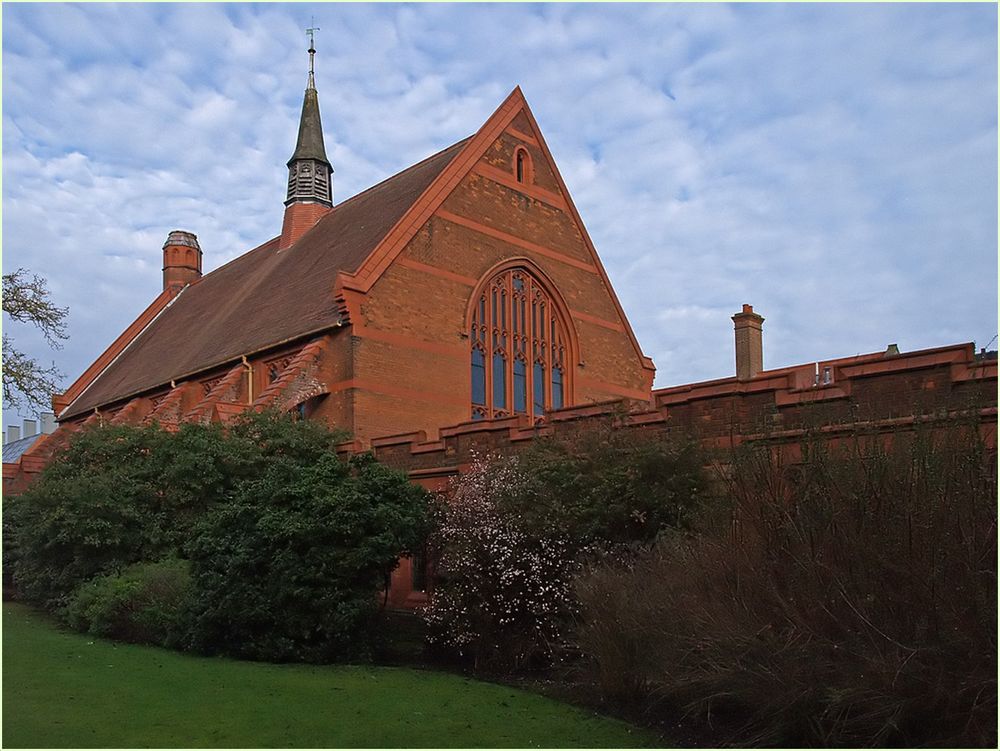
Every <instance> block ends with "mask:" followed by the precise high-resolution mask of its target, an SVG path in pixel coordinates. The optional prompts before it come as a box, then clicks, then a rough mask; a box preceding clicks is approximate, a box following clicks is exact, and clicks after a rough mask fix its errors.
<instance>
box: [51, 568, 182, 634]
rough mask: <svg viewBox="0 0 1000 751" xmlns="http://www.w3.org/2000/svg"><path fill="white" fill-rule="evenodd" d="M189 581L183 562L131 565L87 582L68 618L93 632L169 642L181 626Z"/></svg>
mask: <svg viewBox="0 0 1000 751" xmlns="http://www.w3.org/2000/svg"><path fill="white" fill-rule="evenodd" d="M189 580H190V574H189V564H188V562H187V561H185V560H181V559H177V558H169V559H166V560H163V561H157V562H155V563H137V564H133V565H132V566H129V567H127V568H126V569H124V570H123V571H122V572H121V573H113V574H105V575H103V576H96V577H94V578H93V579H91V580H90V581H88V582H86V583H85V584H83V585H82V586H81V587H80V588H79V589H78V590H77V591H76V592H75V593H74V595H73V597H72V598H71V600H70V602H69V604H68V605H67V606H66V608H65V611H64V616H65V618H66V622H67V623H68V624H69V625H70V626H71V627H73V628H75V629H77V630H78V631H86V632H88V633H90V634H93V635H94V636H103V637H107V638H111V639H119V640H121V641H127V642H134V643H137V644H156V645H160V646H170V645H172V644H174V643H176V641H177V639H178V636H179V634H180V630H181V628H182V625H183V624H182V614H183V607H184V604H185V602H186V598H187V595H188V584H189Z"/></svg>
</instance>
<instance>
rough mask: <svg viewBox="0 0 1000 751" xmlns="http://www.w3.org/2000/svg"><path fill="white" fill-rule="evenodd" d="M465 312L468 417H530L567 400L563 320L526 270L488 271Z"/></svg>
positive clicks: (566, 344) (566, 341) (567, 344)
mask: <svg viewBox="0 0 1000 751" xmlns="http://www.w3.org/2000/svg"><path fill="white" fill-rule="evenodd" d="M471 311H472V317H471V323H470V330H469V341H470V345H471V352H470V358H471V359H470V368H471V386H472V394H471V397H472V398H471V407H472V419H474V420H482V419H492V418H500V417H509V416H511V415H516V414H522V415H527V416H529V418H530V419H531V420H532V421H535V420H537V419H540V418H542V417H544V415H545V412H546V411H547V410H550V409H559V408H561V407H563V406H566V405H568V404H570V403H571V399H570V397H569V394H570V393H571V392H570V389H569V375H570V371H569V369H568V368H567V363H569V362H570V354H569V348H570V340H569V337H568V336H567V328H566V322H565V321H564V319H563V316H562V315H561V314H560V312H559V308H558V306H557V305H556V302H555V300H554V299H553V297H552V295H551V294H550V293H549V292H548V291H547V288H546V286H545V285H543V284H542V282H541V281H540V280H539V279H538V278H537V277H536V276H535V275H533V274H532V272H530V271H529V270H528V269H527V268H523V267H517V266H515V267H511V268H508V269H505V270H501V271H497V272H493V273H492V274H491V275H490V276H489V277H488V278H487V279H486V281H484V282H483V284H481V285H480V287H479V289H478V291H477V292H476V295H475V297H474V298H473V300H472V302H471Z"/></svg>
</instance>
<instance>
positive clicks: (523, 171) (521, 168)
mask: <svg viewBox="0 0 1000 751" xmlns="http://www.w3.org/2000/svg"><path fill="white" fill-rule="evenodd" d="M514 176H515V177H516V178H517V181H518V182H519V183H522V184H524V185H530V184H531V182H532V180H533V179H534V173H533V171H532V166H531V155H530V154H528V150H527V149H526V148H524V147H523V146H518V147H517V148H516V149H515V150H514Z"/></svg>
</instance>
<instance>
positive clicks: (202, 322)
mask: <svg viewBox="0 0 1000 751" xmlns="http://www.w3.org/2000/svg"><path fill="white" fill-rule="evenodd" d="M467 140H468V139H464V140H462V141H459V142H458V143H456V144H454V145H452V146H449V147H448V148H447V149H445V150H444V151H440V152H438V153H437V154H434V155H433V156H431V157H428V158H427V159H425V160H423V161H422V162H419V163H417V164H415V165H413V166H412V167H409V168H408V169H406V170H403V171H402V172H400V173H399V174H397V175H395V176H393V177H390V178H389V179H387V180H385V181H383V182H381V183H379V184H377V185H375V186H373V187H371V188H369V189H368V190H366V191H364V192H363V193H359V194H358V195H356V196H354V197H353V198H350V199H348V200H347V201H344V202H343V203H341V204H338V205H337V206H334V208H333V209H332V210H331V211H330V213H328V214H327V215H326V216H324V217H323V218H322V219H321V220H320V221H319V222H317V223H316V226H314V227H313V228H312V229H311V230H309V231H308V232H306V234H304V235H303V236H302V237H301V238H300V239H299V241H298V242H296V243H295V245H293V246H292V247H291V248H288V249H287V250H285V251H282V252H280V253H279V252H277V248H278V238H275V239H273V240H270V241H268V242H266V243H264V244H263V245H261V246H260V247H258V248H255V249H254V250H251V251H249V252H247V253H245V254H243V255H242V256H240V257H239V258H236V259H235V260H233V261H230V262H229V263H227V264H225V265H224V266H221V267H220V268H218V269H216V270H215V271H213V272H211V273H209V274H206V275H205V276H204V277H202V279H201V280H200V281H199V282H197V283H196V284H193V285H190V286H189V287H187V288H185V289H184V291H183V292H182V293H181V294H180V295H179V296H178V297H177V298H176V299H175V300H174V302H173V304H172V305H170V306H169V307H168V308H166V309H165V310H164V311H163V312H162V313H161V314H160V315H159V317H158V318H156V319H155V320H154V321H153V322H152V323H151V324H150V325H149V326H148V327H147V328H146V330H145V331H143V332H142V333H141V334H139V336H138V337H136V339H135V340H134V341H133V342H132V343H131V344H130V345H129V346H128V347H127V348H126V349H125V351H124V352H122V354H121V356H119V357H118V359H117V360H115V361H114V362H112V363H111V365H109V366H108V368H107V369H106V370H105V371H104V372H103V373H101V374H100V375H99V376H98V377H97V378H96V379H95V380H94V382H93V383H92V384H91V385H90V386H88V387H87V389H86V390H85V391H84V392H83V393H82V394H81V395H80V396H79V398H77V399H76V401H75V402H74V403H73V404H71V405H70V406H69V408H68V409H67V411H66V413H65V414H64V415H60V419H65V418H69V417H73V416H75V415H79V414H81V413H84V412H87V411H89V410H92V409H94V407H100V406H102V405H105V404H109V403H111V402H114V401H117V400H119V399H122V398H124V397H127V396H131V395H133V394H136V393H139V392H141V391H146V390H148V389H152V388H155V387H157V386H160V385H162V384H165V383H168V382H169V381H170V380H171V379H173V378H180V377H183V376H187V375H189V374H192V373H196V372H198V371H201V370H204V369H206V368H209V367H212V366H215V365H218V364H220V363H224V362H226V361H229V360H233V359H235V358H238V357H239V356H240V355H243V354H246V353H248V352H253V351H257V350H260V349H263V348H266V347H268V346H270V345H272V344H278V343H279V342H283V341H287V340H289V339H293V338H295V337H298V336H301V335H304V334H307V333H309V332H312V331H316V330H317V329H320V328H323V327H326V326H333V325H336V323H337V320H338V314H337V310H336V306H335V304H334V299H333V284H334V279H335V277H336V275H337V272H339V271H348V272H353V271H355V270H356V269H357V268H358V267H359V266H360V265H361V263H362V262H363V261H364V260H365V259H366V258H367V257H368V255H369V254H370V253H371V252H372V251H373V250H374V249H375V247H376V246H377V245H378V244H379V241H380V240H382V238H383V237H385V235H386V233H387V232H388V231H389V230H390V229H391V228H392V227H393V225H395V223H396V222H397V221H399V219H400V218H401V217H402V216H403V214H404V213H405V212H406V210H407V209H409V208H410V206H412V205H413V203H414V202H415V201H416V200H417V198H419V197H420V195H421V194H422V193H423V192H424V190H425V189H426V188H427V186H428V185H430V184H431V182H432V181H433V180H434V178H435V177H437V176H438V175H439V174H440V173H441V172H442V170H444V168H445V167H446V166H447V165H448V163H449V162H450V161H451V160H452V159H453V158H454V157H455V155H456V154H458V152H459V151H460V150H461V148H462V146H463V145H464V144H465V142H466V141H467Z"/></svg>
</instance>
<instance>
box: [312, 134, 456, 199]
mask: <svg viewBox="0 0 1000 751" xmlns="http://www.w3.org/2000/svg"><path fill="white" fill-rule="evenodd" d="M474 135H475V133H473V134H471V135H468V136H466V137H465V138H461V139H459V140H457V141H455V143H453V144H450V145H448V146H445V147H444V148H443V149H438V150H437V151H435V152H434V153H433V154H431V155H430V156H427V157H424V158H423V159H421V160H420V161H419V162H414V163H413V164H411V165H410V166H409V167H404V168H403V169H401V170H400V171H399V172H396V173H394V174H392V175H389V177H387V178H385V179H384V180H379V181H378V182H377V183H375V184H374V185H371V186H369V187H367V188H365V189H364V190H363V191H361V192H360V193H355V194H354V195H353V196H351V197H350V198H348V199H346V200H344V201H341V202H340V203H338V204H335V205H334V207H333V211H336V210H337V209H339V208H340V207H341V206H344V205H346V204H348V203H350V202H351V201H353V200H354V199H355V198H360V197H361V196H363V195H364V194H365V193H368V192H370V191H372V190H375V188H377V187H379V186H380V185H382V184H384V183H387V182H389V181H390V180H395V179H396V178H397V177H399V176H400V175H403V174H405V173H407V172H409V171H410V170H412V169H416V168H417V167H419V166H420V165H421V164H424V163H425V162H429V161H430V160H431V159H434V158H435V157H438V156H441V154H443V153H444V152H446V151H447V150H448V149H453V148H455V147H456V146H458V145H459V144H461V143H465V142H466V141H468V140H469V139H470V138H472V136H474ZM324 218H325V217H324Z"/></svg>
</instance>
